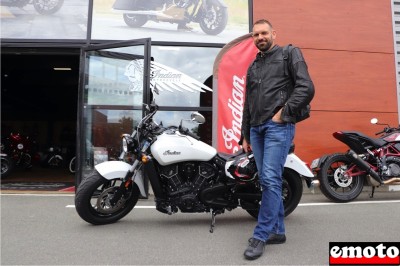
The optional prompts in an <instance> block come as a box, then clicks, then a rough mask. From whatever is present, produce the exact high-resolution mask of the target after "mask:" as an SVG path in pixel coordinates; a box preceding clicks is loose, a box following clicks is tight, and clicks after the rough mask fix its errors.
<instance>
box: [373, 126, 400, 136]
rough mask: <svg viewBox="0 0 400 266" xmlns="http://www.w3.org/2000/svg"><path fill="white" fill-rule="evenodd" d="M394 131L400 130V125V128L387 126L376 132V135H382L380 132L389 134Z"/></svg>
mask: <svg viewBox="0 0 400 266" xmlns="http://www.w3.org/2000/svg"><path fill="white" fill-rule="evenodd" d="M394 131H400V127H398V128H394V127H385V128H384V129H383V130H382V131H380V132H378V133H375V135H380V134H384V133H385V134H388V133H392V132H394Z"/></svg>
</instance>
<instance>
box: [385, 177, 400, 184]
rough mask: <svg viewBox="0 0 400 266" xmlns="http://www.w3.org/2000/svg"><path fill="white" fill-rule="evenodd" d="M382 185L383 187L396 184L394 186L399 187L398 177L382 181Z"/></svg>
mask: <svg viewBox="0 0 400 266" xmlns="http://www.w3.org/2000/svg"><path fill="white" fill-rule="evenodd" d="M383 183H384V184H385V185H388V184H393V183H396V185H397V183H399V185H400V177H393V178H391V179H389V180H385V181H383Z"/></svg>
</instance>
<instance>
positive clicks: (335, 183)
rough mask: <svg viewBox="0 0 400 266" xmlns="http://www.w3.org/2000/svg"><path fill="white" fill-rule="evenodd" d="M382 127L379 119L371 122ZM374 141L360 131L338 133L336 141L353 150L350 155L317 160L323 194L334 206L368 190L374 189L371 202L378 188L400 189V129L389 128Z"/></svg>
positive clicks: (338, 155)
mask: <svg viewBox="0 0 400 266" xmlns="http://www.w3.org/2000/svg"><path fill="white" fill-rule="evenodd" d="M371 123H372V124H377V125H385V124H379V123H378V119H376V118H373V119H371ZM376 135H381V136H380V137H379V138H371V137H369V136H366V135H364V134H363V133H361V132H357V131H337V132H334V133H333V136H334V138H336V139H338V140H339V141H341V142H343V143H344V144H346V145H347V146H348V147H349V150H348V151H347V152H346V153H335V154H330V155H324V156H322V157H321V158H317V159H315V160H313V162H312V164H311V168H312V170H313V171H314V172H315V173H316V176H317V178H318V181H319V186H320V189H321V192H322V193H323V194H324V195H325V196H326V197H327V198H328V199H330V200H332V201H334V202H349V201H352V200H354V199H356V198H357V197H358V196H359V195H360V193H361V192H362V190H363V187H364V186H371V187H372V193H371V194H370V196H371V198H372V197H373V195H374V191H375V188H376V187H379V186H383V185H388V184H399V185H400V127H397V128H394V127H390V126H389V125H385V127H384V129H383V130H382V131H380V132H378V133H376Z"/></svg>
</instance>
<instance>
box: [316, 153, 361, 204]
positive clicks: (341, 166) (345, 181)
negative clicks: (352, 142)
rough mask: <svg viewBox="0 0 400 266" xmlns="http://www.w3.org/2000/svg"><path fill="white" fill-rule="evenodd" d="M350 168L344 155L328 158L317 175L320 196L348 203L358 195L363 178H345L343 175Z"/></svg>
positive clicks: (348, 160) (348, 161)
mask: <svg viewBox="0 0 400 266" xmlns="http://www.w3.org/2000/svg"><path fill="white" fill-rule="evenodd" d="M349 166H351V161H350V159H349V158H347V156H346V155H345V154H342V153H336V154H333V155H331V156H329V157H328V158H327V159H326V161H325V162H324V163H323V165H322V166H321V169H320V171H319V173H318V179H319V184H320V190H321V192H322V194H324V195H325V197H327V198H328V199H330V200H332V201H334V202H349V201H352V200H354V199H355V198H357V197H358V195H360V193H361V191H362V189H363V186H364V176H361V175H360V176H353V177H347V176H346V175H345V174H344V173H345V172H346V171H347V169H348V168H349Z"/></svg>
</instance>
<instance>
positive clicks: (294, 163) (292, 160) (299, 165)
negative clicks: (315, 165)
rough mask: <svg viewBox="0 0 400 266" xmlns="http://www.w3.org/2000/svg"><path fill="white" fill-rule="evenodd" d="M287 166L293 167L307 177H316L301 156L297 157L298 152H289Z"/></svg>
mask: <svg viewBox="0 0 400 266" xmlns="http://www.w3.org/2000/svg"><path fill="white" fill-rule="evenodd" d="M285 167H287V168H290V169H293V170H294V171H296V172H297V173H299V174H300V175H302V176H305V177H310V178H311V177H314V174H313V173H312V172H311V170H310V168H308V166H307V165H306V164H305V162H303V161H302V160H301V159H300V158H299V157H297V155H296V154H294V153H289V154H288V156H287V158H286V162H285Z"/></svg>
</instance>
